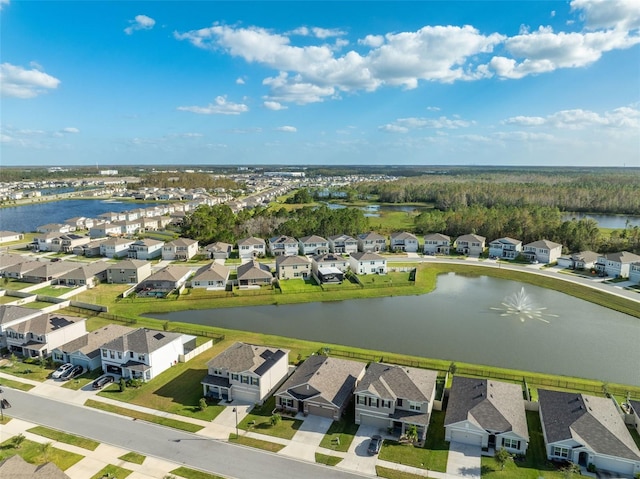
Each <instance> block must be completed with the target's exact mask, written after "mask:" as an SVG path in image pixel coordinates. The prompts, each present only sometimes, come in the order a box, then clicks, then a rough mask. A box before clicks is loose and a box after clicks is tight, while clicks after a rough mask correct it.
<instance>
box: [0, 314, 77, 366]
mask: <svg viewBox="0 0 640 479" xmlns="http://www.w3.org/2000/svg"><path fill="white" fill-rule="evenodd" d="M86 321H87V319H86V318H78V317H75V316H66V315H61V314H54V313H44V314H42V313H41V314H40V315H39V316H35V317H32V318H29V319H27V320H26V321H20V322H18V323H15V324H12V325H11V326H7V328H6V329H5V330H4V334H5V338H6V342H7V348H8V349H9V351H11V352H15V353H18V354H22V355H23V356H26V357H29V358H47V357H49V355H50V354H51V351H52V350H53V349H55V348H57V347H58V346H61V345H62V344H64V343H67V342H69V341H71V340H73V339H76V338H78V337H80V336H82V335H83V334H85V333H86V332H87V329H86V325H85V323H86Z"/></svg>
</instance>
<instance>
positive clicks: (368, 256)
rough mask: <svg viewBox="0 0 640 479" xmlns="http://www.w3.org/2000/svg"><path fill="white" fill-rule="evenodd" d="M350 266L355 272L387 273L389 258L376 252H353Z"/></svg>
mask: <svg viewBox="0 0 640 479" xmlns="http://www.w3.org/2000/svg"><path fill="white" fill-rule="evenodd" d="M349 266H350V267H351V271H353V272H354V273H355V274H386V273H387V260H386V259H385V258H383V257H382V256H380V255H379V254H376V253H353V254H352V255H351V256H349Z"/></svg>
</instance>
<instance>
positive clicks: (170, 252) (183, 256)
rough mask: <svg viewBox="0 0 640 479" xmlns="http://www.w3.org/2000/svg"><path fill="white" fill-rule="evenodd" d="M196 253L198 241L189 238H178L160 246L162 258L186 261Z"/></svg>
mask: <svg viewBox="0 0 640 479" xmlns="http://www.w3.org/2000/svg"><path fill="white" fill-rule="evenodd" d="M196 254H198V242H197V241H196V240H192V239H189V238H178V239H175V240H173V241H170V242H169V243H165V245H164V246H163V247H162V259H163V260H167V261H174V260H181V261H186V260H189V259H191V258H193V257H194V256H195V255H196Z"/></svg>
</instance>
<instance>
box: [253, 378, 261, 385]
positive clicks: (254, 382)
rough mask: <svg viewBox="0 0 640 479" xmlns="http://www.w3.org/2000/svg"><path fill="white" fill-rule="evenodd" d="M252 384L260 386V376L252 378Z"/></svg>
mask: <svg viewBox="0 0 640 479" xmlns="http://www.w3.org/2000/svg"><path fill="white" fill-rule="evenodd" d="M251 384H253V385H254V386H259V385H260V380H259V379H258V378H251Z"/></svg>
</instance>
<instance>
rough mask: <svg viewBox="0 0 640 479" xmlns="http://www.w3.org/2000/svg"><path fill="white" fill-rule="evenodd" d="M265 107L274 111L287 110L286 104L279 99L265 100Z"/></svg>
mask: <svg viewBox="0 0 640 479" xmlns="http://www.w3.org/2000/svg"><path fill="white" fill-rule="evenodd" d="M264 107H265V108H266V109H267V110H273V111H278V110H286V109H287V107H286V106H284V105H283V104H282V103H278V102H277V101H265V102H264Z"/></svg>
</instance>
